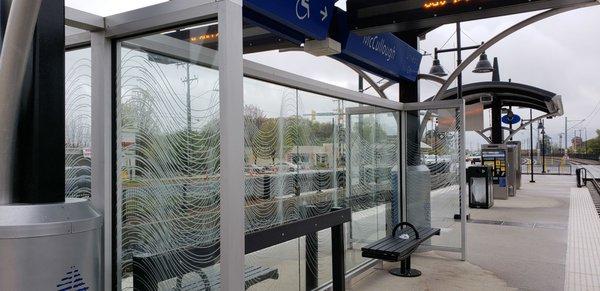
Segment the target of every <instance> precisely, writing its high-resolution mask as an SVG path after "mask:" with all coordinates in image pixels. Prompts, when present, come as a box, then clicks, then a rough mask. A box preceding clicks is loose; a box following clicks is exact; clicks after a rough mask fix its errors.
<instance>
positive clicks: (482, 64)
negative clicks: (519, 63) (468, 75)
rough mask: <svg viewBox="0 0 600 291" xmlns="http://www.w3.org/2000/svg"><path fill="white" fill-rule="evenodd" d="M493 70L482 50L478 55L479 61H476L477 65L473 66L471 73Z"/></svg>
mask: <svg viewBox="0 0 600 291" xmlns="http://www.w3.org/2000/svg"><path fill="white" fill-rule="evenodd" d="M493 71H494V67H492V64H491V63H490V61H489V60H488V57H487V55H486V54H485V52H483V53H482V54H481V56H479V62H477V66H475V70H473V73H491V72H493Z"/></svg>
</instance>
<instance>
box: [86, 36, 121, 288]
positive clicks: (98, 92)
mask: <svg viewBox="0 0 600 291" xmlns="http://www.w3.org/2000/svg"><path fill="white" fill-rule="evenodd" d="M90 42H91V58H92V59H91V64H92V69H91V73H92V76H91V77H92V78H91V79H92V83H91V87H92V92H91V93H92V94H91V96H92V98H91V99H92V116H91V120H92V136H91V141H92V184H91V185H92V205H93V206H94V208H95V209H96V210H98V211H99V212H100V213H101V214H102V215H103V216H104V226H103V241H102V274H103V278H102V283H101V284H102V285H101V286H102V288H101V289H102V290H109V289H111V288H112V286H113V284H114V282H112V279H111V278H112V273H113V271H115V270H114V269H113V268H116V269H120V268H118V266H113V262H112V250H113V249H114V248H115V247H118V246H113V245H112V237H113V233H112V225H113V215H112V205H113V187H112V184H113V181H112V177H113V170H114V169H113V165H112V162H113V158H112V143H113V139H112V118H113V116H112V104H113V103H112V102H113V100H112V99H113V98H112V84H111V80H112V79H111V78H112V61H111V60H112V50H111V41H110V40H109V39H106V38H105V37H104V32H92V33H91V39H90Z"/></svg>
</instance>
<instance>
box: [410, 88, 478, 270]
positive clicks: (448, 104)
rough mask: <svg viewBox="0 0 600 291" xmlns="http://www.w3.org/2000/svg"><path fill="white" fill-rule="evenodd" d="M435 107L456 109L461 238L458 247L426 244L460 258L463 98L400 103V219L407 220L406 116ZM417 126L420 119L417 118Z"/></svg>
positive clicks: (464, 203) (464, 243) (463, 224)
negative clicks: (452, 253) (458, 255)
mask: <svg viewBox="0 0 600 291" xmlns="http://www.w3.org/2000/svg"><path fill="white" fill-rule="evenodd" d="M437 109H455V110H457V111H458V115H457V117H458V119H459V120H458V124H460V125H461V126H460V128H459V132H458V133H459V147H460V148H459V155H458V160H459V163H458V164H459V196H460V215H461V218H460V222H461V225H460V228H461V240H460V247H459V248H453V247H443V246H427V249H430V250H440V251H448V252H456V253H460V254H461V260H463V261H465V260H466V259H467V204H468V198H467V195H468V191H467V182H466V181H467V178H466V163H465V160H466V154H465V127H464V125H465V100H464V99H453V100H442V101H429V102H413V103H403V104H402V105H401V109H400V110H401V112H402V114H401V116H402V117H401V128H402V130H401V134H402V146H401V148H402V153H401V159H402V162H401V165H402V170H401V172H402V192H401V193H402V195H401V196H402V221H406V220H407V212H408V209H407V187H406V171H407V149H408V146H407V136H406V133H407V116H408V112H410V111H420V110H427V111H429V110H437ZM419 126H421V125H420V120H419ZM418 132H419V137H418V138H419V141H418V142H420V141H421V139H422V134H421V131H420V128H419V131H418Z"/></svg>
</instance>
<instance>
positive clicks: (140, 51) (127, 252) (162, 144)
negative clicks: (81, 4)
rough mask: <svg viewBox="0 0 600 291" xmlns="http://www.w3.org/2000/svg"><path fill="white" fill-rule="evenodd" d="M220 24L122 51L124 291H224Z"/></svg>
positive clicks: (131, 43) (134, 42) (144, 40)
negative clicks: (207, 290)
mask: <svg viewBox="0 0 600 291" xmlns="http://www.w3.org/2000/svg"><path fill="white" fill-rule="evenodd" d="M217 50H218V25H217V23H216V22H210V23H202V24H200V25H194V26H192V27H183V28H180V29H176V30H172V31H167V32H163V33H157V34H152V35H147V36H143V37H139V38H134V39H128V40H124V41H121V42H119V43H118V64H117V65H118V77H119V80H118V86H117V87H118V88H117V90H118V94H117V108H118V116H117V124H118V127H117V136H118V137H117V140H118V144H117V147H118V151H117V153H118V171H119V172H118V182H117V185H118V189H119V194H118V195H119V198H120V203H119V206H120V211H121V215H122V216H121V219H122V221H121V222H120V225H119V226H120V229H119V230H120V232H121V240H122V243H121V248H122V250H121V257H120V260H121V266H120V267H121V273H122V283H121V288H122V289H127V290H130V289H136V290H141V289H145V290H157V289H158V290H162V289H165V290H167V289H168V290H172V289H177V290H179V289H190V290H193V289H203V288H208V287H210V288H213V289H218V284H219V280H220V279H219V267H218V265H219V254H220V247H219V246H220V242H219V238H220V226H219V223H220V219H219V218H220V182H221V179H220V163H219V162H220V160H219V158H220V136H219V71H218V68H217Z"/></svg>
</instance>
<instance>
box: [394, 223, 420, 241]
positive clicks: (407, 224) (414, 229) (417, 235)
mask: <svg viewBox="0 0 600 291" xmlns="http://www.w3.org/2000/svg"><path fill="white" fill-rule="evenodd" d="M401 226H408V227H410V228H412V229H413V231H414V232H415V236H416V238H417V239H419V232H418V231H417V228H416V227H415V226H414V225H412V224H411V223H408V222H400V223H398V224H397V225H396V227H394V230H393V231H392V236H393V237H396V231H397V230H398V228H400V227H401Z"/></svg>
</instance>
